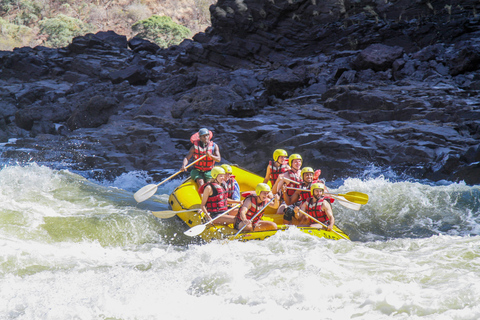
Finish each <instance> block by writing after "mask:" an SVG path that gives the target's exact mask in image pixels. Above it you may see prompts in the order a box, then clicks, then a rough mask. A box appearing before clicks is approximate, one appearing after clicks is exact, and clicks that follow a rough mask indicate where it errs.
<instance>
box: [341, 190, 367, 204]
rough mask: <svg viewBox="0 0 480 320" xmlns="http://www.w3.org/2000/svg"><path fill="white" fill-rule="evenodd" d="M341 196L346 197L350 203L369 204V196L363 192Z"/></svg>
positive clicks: (353, 192)
mask: <svg viewBox="0 0 480 320" xmlns="http://www.w3.org/2000/svg"><path fill="white" fill-rule="evenodd" d="M339 196H342V197H344V198H345V199H347V200H348V201H351V202H355V203H359V204H367V203H368V194H366V193H362V192H357V191H351V192H347V193H346V194H339Z"/></svg>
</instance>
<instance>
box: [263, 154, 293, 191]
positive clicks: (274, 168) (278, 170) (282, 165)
mask: <svg viewBox="0 0 480 320" xmlns="http://www.w3.org/2000/svg"><path fill="white" fill-rule="evenodd" d="M287 157H288V153H287V151H285V150H283V149H277V150H275V151H274V152H273V160H270V161H269V162H268V166H267V172H266V174H265V178H264V179H263V183H268V181H270V183H271V185H272V187H273V186H274V185H275V182H277V179H278V177H279V175H281V174H283V173H285V172H287V170H288V169H290V167H289V166H288V165H287V164H286V161H287Z"/></svg>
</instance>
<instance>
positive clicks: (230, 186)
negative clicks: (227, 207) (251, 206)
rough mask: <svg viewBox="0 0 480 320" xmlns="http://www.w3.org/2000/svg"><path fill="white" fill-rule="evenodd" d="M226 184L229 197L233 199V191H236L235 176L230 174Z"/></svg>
mask: <svg viewBox="0 0 480 320" xmlns="http://www.w3.org/2000/svg"><path fill="white" fill-rule="evenodd" d="M224 184H225V185H224V188H225V191H226V192H227V197H228V198H230V199H233V192H234V191H235V176H230V178H229V179H228V180H226V181H225V182H224Z"/></svg>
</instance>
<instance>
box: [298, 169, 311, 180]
mask: <svg viewBox="0 0 480 320" xmlns="http://www.w3.org/2000/svg"><path fill="white" fill-rule="evenodd" d="M307 172H310V173H313V174H315V172H314V171H313V169H312V168H311V167H304V168H303V169H302V171H301V173H300V176H301V177H302V179H303V174H304V173H307Z"/></svg>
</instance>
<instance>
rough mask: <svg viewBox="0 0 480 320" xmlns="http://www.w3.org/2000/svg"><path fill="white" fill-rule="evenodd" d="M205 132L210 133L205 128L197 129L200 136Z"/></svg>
mask: <svg viewBox="0 0 480 320" xmlns="http://www.w3.org/2000/svg"><path fill="white" fill-rule="evenodd" d="M206 134H210V131H208V129H207V128H202V129H200V130H198V136H200V137H201V136H204V135H206Z"/></svg>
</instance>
